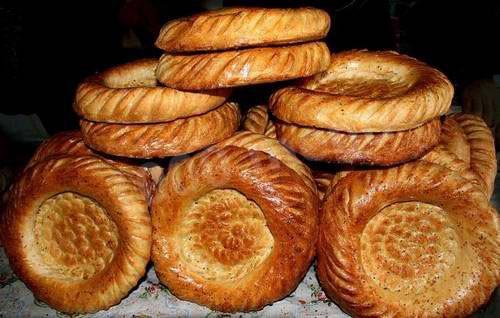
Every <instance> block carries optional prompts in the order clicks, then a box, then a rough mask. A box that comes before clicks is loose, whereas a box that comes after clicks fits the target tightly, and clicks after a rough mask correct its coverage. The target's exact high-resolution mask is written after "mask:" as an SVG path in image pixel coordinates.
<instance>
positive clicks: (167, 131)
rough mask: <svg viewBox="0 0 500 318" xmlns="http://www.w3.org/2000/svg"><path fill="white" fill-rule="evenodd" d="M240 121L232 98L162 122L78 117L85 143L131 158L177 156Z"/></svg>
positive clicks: (228, 131)
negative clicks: (98, 120)
mask: <svg viewBox="0 0 500 318" xmlns="http://www.w3.org/2000/svg"><path fill="white" fill-rule="evenodd" d="M239 123H240V112H239V108H238V105H237V104H235V103H232V102H228V103H225V104H224V105H222V106H220V107H219V108H216V109H214V110H212V111H210V112H208V113H206V114H203V115H198V116H193V117H188V118H183V119H177V120H175V121H172V122H168V123H161V124H144V125H142V124H135V125H122V124H105V123H95V122H91V121H87V120H81V121H80V127H81V128H82V132H83V139H84V141H85V143H86V144H87V145H88V146H89V147H91V148H93V149H95V150H98V151H102V152H104V153H107V154H111V155H115V156H123V157H131V158H154V157H160V158H161V157H167V156H178V155H182V154H186V153H190V152H194V151H196V150H199V149H202V148H205V147H207V146H210V145H212V144H214V143H217V142H219V141H221V140H223V139H225V138H227V137H230V136H231V135H233V134H234V132H235V131H236V129H238V126H239Z"/></svg>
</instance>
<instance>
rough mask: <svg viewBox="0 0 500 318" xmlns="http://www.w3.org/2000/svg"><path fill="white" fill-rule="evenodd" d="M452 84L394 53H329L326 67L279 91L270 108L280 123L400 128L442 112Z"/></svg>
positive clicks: (357, 130)
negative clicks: (329, 57)
mask: <svg viewBox="0 0 500 318" xmlns="http://www.w3.org/2000/svg"><path fill="white" fill-rule="evenodd" d="M452 97H453V86H452V85H451V83H450V81H449V80H448V79H447V78H446V76H445V75H444V74H442V73H441V72H439V71H438V70H436V69H434V68H431V67H429V66H427V65H425V64H424V63H422V62H420V61H418V60H416V59H414V58H411V57H408V56H406V55H400V54H398V53H395V52H388V51H380V52H376V51H375V52H369V51H347V52H342V53H337V54H332V56H331V64H330V66H329V68H328V69H327V70H326V71H325V72H323V73H320V74H317V75H315V76H313V77H311V78H308V79H305V80H304V81H303V82H302V83H301V84H299V85H298V86H290V87H285V88H283V89H280V90H278V91H277V92H276V93H274V94H273V95H272V96H271V98H270V110H271V112H272V113H273V114H274V115H275V116H276V117H277V118H279V119H281V120H282V121H285V122H288V123H292V124H298V125H303V126H311V127H317V128H325V129H334V130H340V131H344V132H351V133H362V132H392V131H402V130H408V129H412V128H416V127H418V126H421V125H422V124H424V123H426V122H428V121H429V120H431V119H434V118H436V117H439V116H440V115H444V114H445V113H446V112H447V111H448V109H449V107H450V104H451V99H452Z"/></svg>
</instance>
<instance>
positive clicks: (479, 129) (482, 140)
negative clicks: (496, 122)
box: [450, 113, 497, 197]
mask: <svg viewBox="0 0 500 318" xmlns="http://www.w3.org/2000/svg"><path fill="white" fill-rule="evenodd" d="M450 117H451V118H452V119H453V120H455V121H456V122H457V123H458V124H459V125H460V127H461V128H462V130H463V132H464V133H465V135H466V136H467V142H468V143H469V146H470V168H471V169H472V171H474V172H475V173H476V174H477V175H478V176H479V177H480V178H481V179H483V181H484V183H485V184H486V189H487V193H488V196H489V197H491V195H492V194H493V191H494V190H495V177H496V175H497V158H496V151H495V139H494V138H493V134H492V133H491V129H490V128H489V127H488V125H487V124H486V123H485V122H484V120H483V119H482V118H481V117H478V116H475V115H471V114H464V113H457V114H453V115H451V116H450Z"/></svg>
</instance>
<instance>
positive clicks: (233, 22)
mask: <svg viewBox="0 0 500 318" xmlns="http://www.w3.org/2000/svg"><path fill="white" fill-rule="evenodd" d="M329 29H330V16H329V15H328V13H326V12H325V11H323V10H320V9H315V8H296V9H270V8H225V9H220V10H214V11H208V12H203V13H201V14H197V15H193V16H191V17H187V18H180V19H176V20H172V21H170V22H168V23H167V24H165V25H164V26H163V28H162V29H161V31H160V35H159V36H158V39H157V40H156V43H155V45H156V46H157V47H158V48H160V49H162V50H164V51H167V52H189V51H211V50H226V49H231V48H238V47H246V46H267V45H277V44H289V43H296V42H308V41H313V40H318V39H321V38H323V37H325V36H326V34H327V33H328V30H329Z"/></svg>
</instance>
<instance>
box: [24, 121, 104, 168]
mask: <svg viewBox="0 0 500 318" xmlns="http://www.w3.org/2000/svg"><path fill="white" fill-rule="evenodd" d="M94 154H95V153H94V152H93V151H92V150H91V149H90V148H88V147H87V146H85V143H84V142H83V138H82V133H81V131H79V130H70V131H63V132H60V133H57V134H55V135H54V136H52V137H50V138H49V139H47V140H45V141H44V142H42V143H41V144H40V146H38V148H37V149H36V151H35V153H34V154H33V157H31V159H30V161H29V163H28V164H27V166H28V167H29V166H31V165H32V163H35V162H37V161H40V160H43V159H45V158H48V157H51V156H55V155H74V156H91V155H94Z"/></svg>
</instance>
